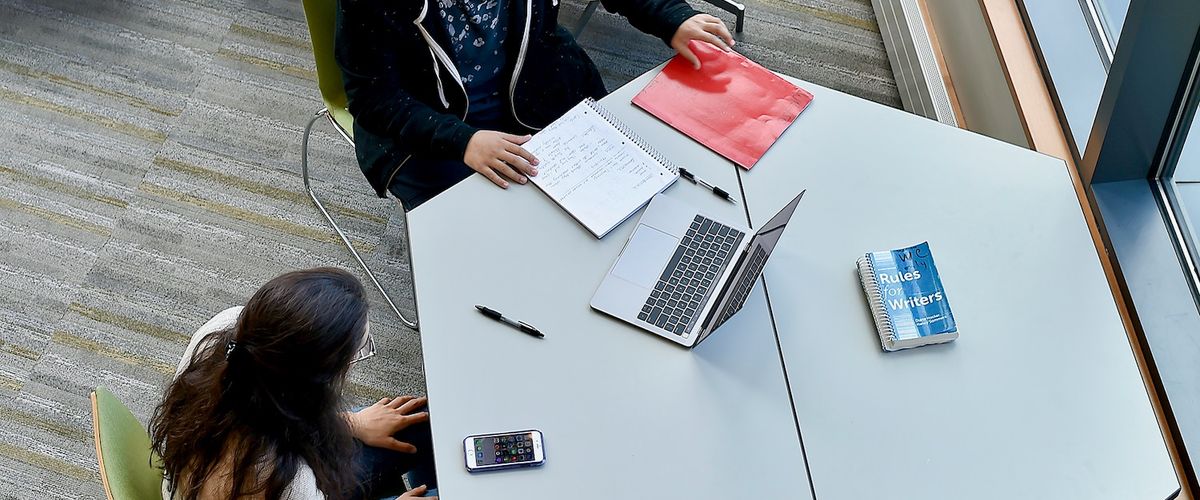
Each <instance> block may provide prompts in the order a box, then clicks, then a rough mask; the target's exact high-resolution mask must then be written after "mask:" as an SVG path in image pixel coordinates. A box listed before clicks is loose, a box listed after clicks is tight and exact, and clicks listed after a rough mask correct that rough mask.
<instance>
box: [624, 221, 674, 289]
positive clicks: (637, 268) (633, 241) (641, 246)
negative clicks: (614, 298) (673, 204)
mask: <svg viewBox="0 0 1200 500" xmlns="http://www.w3.org/2000/svg"><path fill="white" fill-rule="evenodd" d="M678 247H679V238H676V237H674V236H671V235H669V234H667V233H664V232H662V231H659V230H657V229H654V228H652V227H650V226H647V225H645V224H639V225H638V227H637V229H635V230H634V231H633V236H631V237H630V238H629V243H628V244H626V245H625V251H623V252H621V258H620V259H618V260H617V265H616V266H613V274H615V275H616V276H617V277H619V278H621V279H623V280H625V281H628V282H630V283H633V284H635V285H638V286H640V287H642V288H653V287H654V284H655V283H658V278H659V276H661V275H662V270H663V268H664V267H665V266H666V265H667V263H668V262H670V260H671V256H672V255H674V253H675V249H676V248H678Z"/></svg>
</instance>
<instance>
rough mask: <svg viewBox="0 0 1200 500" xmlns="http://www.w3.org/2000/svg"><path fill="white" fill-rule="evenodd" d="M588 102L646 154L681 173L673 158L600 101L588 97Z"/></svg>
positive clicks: (593, 109)
mask: <svg viewBox="0 0 1200 500" xmlns="http://www.w3.org/2000/svg"><path fill="white" fill-rule="evenodd" d="M586 102H587V106H588V107H589V108H591V109H592V111H595V112H596V114H597V115H600V118H603V119H604V121H606V122H608V124H609V125H612V126H613V128H615V129H617V131H618V132H620V133H621V135H623V136H625V137H626V138H627V139H629V140H630V141H631V142H633V143H634V144H635V145H637V147H638V148H640V149H641V150H642V151H645V152H646V154H648V155H650V157H651V158H654V161H657V162H658V163H659V164H660V165H662V166H664V167H666V168H667V170H670V171H671V172H672V173H674V174H675V175H679V167H677V166H675V164H674V163H672V162H671V160H668V159H667V157H665V156H663V155H662V153H659V152H658V150H656V149H654V146H651V145H650V143H648V142H646V141H645V140H643V139H642V137H641V136H639V135H637V134H636V133H634V132H633V131H632V130H630V129H629V127H627V126H625V124H624V123H623V122H621V120H618V119H617V117H615V116H613V115H612V113H610V112H609V111H608V110H607V109H605V108H604V106H601V105H600V103H598V102H596V100H595V99H592V98H591V97H589V98H587V101H586Z"/></svg>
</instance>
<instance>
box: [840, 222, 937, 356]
mask: <svg viewBox="0 0 1200 500" xmlns="http://www.w3.org/2000/svg"><path fill="white" fill-rule="evenodd" d="M858 277H859V280H860V281H861V282H862V287H863V291H865V292H866V294H867V302H868V303H869V304H870V306H871V315H872V316H874V318H875V328H876V330H878V333H879V343H880V345H882V346H883V349H884V350H885V351H896V350H900V349H908V348H910V347H918V346H923V345H927V344H938V343H943V342H949V341H951V340H954V339H956V338H958V326H957V325H956V324H955V323H954V314H952V313H951V312H950V301H949V298H948V297H947V296H946V290H945V289H944V288H943V287H942V280H941V277H939V276H938V271H937V266H935V265H934V263H933V254H932V253H930V251H929V243H928V242H923V243H921V244H919V245H915V246H911V247H908V248H901V249H898V250H889V251H882V252H869V253H867V254H866V255H864V256H863V257H862V258H860V259H858Z"/></svg>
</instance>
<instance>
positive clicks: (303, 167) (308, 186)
mask: <svg viewBox="0 0 1200 500" xmlns="http://www.w3.org/2000/svg"><path fill="white" fill-rule="evenodd" d="M328 115H329V109H327V108H322V109H321V110H320V111H317V112H316V114H314V115H313V117H312V119H310V120H308V125H306V126H305V127H304V139H303V140H302V144H301V148H302V149H301V150H300V172H301V175H302V177H303V178H304V190H305V191H307V192H308V197H309V198H312V202H313V205H316V206H317V210H320V211H321V215H324V216H325V220H327V221H329V225H330V226H333V230H334V231H335V232H337V235H338V237H339V238H341V239H342V244H344V245H346V249H348V250H350V255H352V256H354V260H355V261H358V265H359V266H360V267H362V270H363V271H365V272H366V273H367V277H368V278H370V279H371V283H373V284H375V288H376V289H378V290H379V293H380V294H381V295H383V300H385V301H387V304H388V306H390V307H391V308H392V312H394V313H396V316H398V317H399V318H400V321H401V322H403V323H404V324H405V325H406V326H408V327H409V328H412V329H413V330H417V329H418V327H417V323H416V322H413V321H409V320H408V318H405V317H404V315H403V314H401V313H400V309H399V308H398V307H396V303H395V302H392V298H391V296H389V295H388V293H387V291H386V290H384V289H383V285H381V284H380V283H379V280H378V279H375V273H372V272H371V268H370V267H368V266H367V263H366V262H365V261H364V260H363V259H362V257H361V256H359V255H358V250H356V249H355V248H354V244H353V243H350V238H348V237H346V233H344V232H342V228H341V227H340V226H338V223H337V222H336V221H334V220H333V217H332V216H330V215H329V211H328V210H326V209H325V205H324V204H322V203H321V200H320V198H317V193H316V191H315V190H313V187H312V183H311V182H310V181H309V177H308V136H309V135H310V134H311V133H312V128H313V124H315V123H316V122H317V120H319V119H321V117H322V116H328ZM330 119H331V120H332V117H330ZM334 125H335V127H334V128H335V129H339V130H338V132H339V133H341V134H342V137H344V138H345V139H346V140H347V141H350V137H349V136H347V135H346V134H345V133H344V132H342V131H341V130H340V127H337V126H336V123H335V124H334ZM351 143H352V144H353V142H351Z"/></svg>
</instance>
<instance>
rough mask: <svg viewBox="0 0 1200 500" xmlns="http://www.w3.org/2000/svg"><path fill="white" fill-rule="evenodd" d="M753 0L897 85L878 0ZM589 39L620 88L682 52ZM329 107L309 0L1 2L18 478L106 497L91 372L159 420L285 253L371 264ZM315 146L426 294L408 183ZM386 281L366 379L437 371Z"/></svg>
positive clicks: (8, 430)
mask: <svg viewBox="0 0 1200 500" xmlns="http://www.w3.org/2000/svg"><path fill="white" fill-rule="evenodd" d="M582 5H583V2H582V1H581V0H569V1H567V2H566V3H565V4H564V6H563V10H562V13H563V14H562V22H563V23H564V24H567V25H574V22H575V19H576V17H577V16H578V15H579V12H580V11H581V9H582ZM697 6H698V7H700V8H703V9H706V10H709V11H712V12H714V13H717V14H718V15H720V16H721V17H723V18H724V19H726V20H728V21H730V22H732V16H729V15H727V14H723V13H719V12H717V11H716V9H713V8H711V7H710V6H708V5H707V4H698V5H697ZM748 7H749V12H750V13H749V17H748V19H747V22H746V33H745V34H743V35H742V36H741V37H740V40H741V44H740V45H739V49H740V50H741V51H742V52H743V53H745V54H747V55H749V56H750V57H752V58H753V59H755V60H757V61H759V62H761V63H763V64H764V65H766V66H767V67H769V68H771V69H774V70H778V71H782V72H785V73H788V74H792V75H795V76H798V77H801V78H805V79H808V80H811V81H814V82H816V83H820V84H823V85H827V86H830V87H833V88H836V89H839V90H843V91H846V92H849V93H852V94H856V95H859V96H862V97H866V98H868V99H873V100H876V101H878V102H882V103H885V104H888V105H893V106H895V105H898V103H899V100H898V97H897V95H896V89H895V85H894V83H893V81H892V77H891V72H890V69H889V67H888V63H887V58H886V56H885V54H884V51H883V47H882V43H881V41H880V37H879V34H878V30H877V28H876V26H875V22H874V18H873V15H872V12H871V8H870V3H869V1H868V0H751V1H749V2H748ZM580 39H581V42H582V43H583V44H584V45H585V46H586V47H587V48H588V50H589V53H590V54H591V56H592V57H593V58H594V59H595V61H596V62H597V63H598V65H599V66H600V68H601V70H602V72H603V75H604V78H605V81H606V83H607V84H608V86H609V88H610V89H611V88H616V87H617V86H619V85H620V84H622V83H624V82H626V81H628V80H629V79H631V78H633V77H634V76H636V75H637V74H639V73H641V72H643V71H645V70H647V69H649V68H651V67H653V66H654V65H656V64H658V63H659V62H661V61H663V60H664V59H666V58H667V57H668V56H669V55H670V51H669V49H667V48H666V47H665V46H663V45H662V44H661V42H659V41H657V40H655V39H653V38H652V37H649V36H646V35H642V34H640V33H637V32H636V31H634V30H633V29H632V28H630V27H629V26H628V25H627V24H625V23H624V22H623V21H622V20H621V19H620V18H618V17H615V16H613V15H611V14H607V13H604V12H602V11H601V12H597V14H596V16H595V17H594V18H593V19H592V21H591V23H590V24H589V26H588V27H587V29H586V31H585V32H584V34H583V35H582V36H581V38H580ZM319 106H320V103H319V99H318V95H317V90H316V81H315V72H314V67H313V62H312V54H311V52H310V48H309V43H308V34H307V31H306V26H305V24H304V17H303V11H302V10H301V7H300V4H299V2H298V1H297V0H82V1H80V0H0V148H2V150H3V154H2V155H0V497H3V498H79V497H85V498H98V497H102V496H103V495H102V490H101V487H100V483H99V479H98V475H97V466H96V458H95V454H94V451H93V444H92V430H91V423H90V406H89V404H88V393H89V392H90V391H91V390H92V388H93V387H95V386H97V385H102V386H105V387H108V388H110V389H111V390H113V391H114V392H115V393H116V394H117V395H118V396H119V397H120V398H121V399H122V400H124V401H125V402H126V404H127V405H128V406H129V407H130V408H131V409H132V410H133V412H134V413H135V414H136V415H137V416H138V418H140V419H142V420H143V421H145V419H146V418H147V417H148V415H149V413H150V412H151V410H152V408H153V406H154V405H155V403H156V401H157V398H158V397H159V395H160V394H161V391H162V389H163V387H164V384H165V383H166V381H167V379H168V376H169V374H170V373H171V371H172V367H173V366H174V364H175V363H176V361H177V359H178V357H179V356H180V354H181V352H182V350H183V347H184V345H185V343H186V341H187V338H188V336H189V335H190V333H191V332H192V331H193V330H194V329H195V328H196V327H198V326H199V325H200V324H201V323H202V322H203V321H204V320H206V319H207V318H208V317H210V316H211V315H212V314H214V313H215V312H217V311H219V310H221V309H223V308H225V307H227V306H229V305H233V304H239V303H241V302H242V301H244V300H245V299H246V297H247V296H248V295H249V294H250V293H251V292H252V291H253V290H254V289H255V288H257V287H258V286H259V285H260V284H262V283H263V282H264V281H266V280H267V279H269V278H270V277H272V276H274V275H276V274H279V273H280V272H283V271H286V270H290V269H296V268H302V267H311V266H318V265H337V266H342V267H345V268H349V269H353V270H355V271H356V272H358V270H357V268H356V267H355V266H354V263H353V261H352V260H351V259H350V258H349V256H348V254H347V253H346V252H345V250H344V249H343V248H342V247H341V245H340V244H339V243H338V241H337V240H336V237H335V236H334V234H333V233H332V231H331V230H330V229H329V228H328V227H327V226H326V224H325V222H324V220H323V219H322V218H321V216H320V215H319V214H318V213H317V212H316V210H315V209H314V208H313V207H312V206H311V205H310V204H309V202H308V200H307V198H306V197H305V196H304V195H302V194H301V193H302V191H301V182H300V178H299V175H298V173H297V167H298V164H299V144H300V136H301V131H302V129H303V125H304V122H305V121H306V120H307V118H308V117H309V116H311V113H312V112H313V111H315V110H316V109H317V108H318V107H319ZM312 147H313V156H312V161H313V164H314V167H315V168H316V169H317V173H316V174H315V176H314V177H315V178H316V184H317V186H318V188H319V189H320V190H321V191H322V192H323V193H325V196H326V198H327V201H328V203H329V204H330V205H331V206H332V208H333V210H334V212H335V214H336V216H338V217H340V218H341V219H342V220H344V221H345V226H346V229H347V232H348V233H349V235H350V237H351V238H352V239H354V240H355V241H357V242H359V243H360V244H361V245H362V248H363V249H365V250H366V254H367V258H368V260H369V262H370V264H371V265H372V266H374V268H375V269H376V271H377V273H378V275H379V277H380V278H381V279H383V280H384V281H385V282H386V284H387V286H388V287H389V288H390V289H391V290H393V291H394V292H393V296H394V298H396V299H397V301H398V303H399V305H400V307H401V308H402V309H403V310H404V311H405V313H406V314H413V301H412V298H411V293H410V290H409V283H410V281H409V279H410V276H409V272H408V269H407V261H406V252H407V248H406V242H405V241H404V239H403V234H404V231H403V226H402V224H403V219H402V217H400V216H399V214H397V212H396V209H395V205H394V204H393V202H391V201H385V200H378V199H375V198H373V196H370V195H368V194H367V191H368V190H367V188H366V186H365V181H363V179H362V178H361V176H360V175H359V174H358V172H357V170H356V169H355V168H354V166H353V163H352V162H353V159H352V158H353V157H352V154H351V150H350V149H349V148H348V147H347V145H346V144H344V143H343V142H342V140H341V139H340V138H339V137H338V136H336V135H335V134H334V133H333V132H332V131H331V130H330V129H329V128H327V127H325V126H321V127H319V130H318V131H317V132H316V134H315V135H314V137H313V143H312ZM373 302H374V304H375V308H374V311H373V313H372V321H373V322H374V325H375V326H374V328H373V331H374V333H375V336H376V342H377V345H378V350H379V355H378V356H377V357H375V358H374V359H372V360H370V361H367V362H364V363H363V364H361V365H360V366H358V367H356V368H355V369H354V370H353V373H352V384H351V387H350V388H349V392H350V395H349V396H350V399H352V400H353V401H354V402H356V403H361V402H366V401H369V400H372V399H374V398H378V397H381V396H384V395H392V394H402V393H422V392H423V391H424V379H423V374H422V370H421V356H420V343H419V339H418V336H417V334H416V333H415V332H413V331H410V330H408V329H406V328H404V327H403V326H402V325H401V324H400V322H399V321H398V320H397V319H396V318H395V316H394V315H393V314H392V313H391V312H390V311H387V310H386V309H385V307H384V306H383V305H382V304H381V301H380V300H379V298H378V297H375V298H374V301H373Z"/></svg>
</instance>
